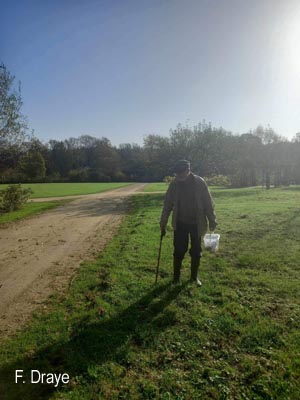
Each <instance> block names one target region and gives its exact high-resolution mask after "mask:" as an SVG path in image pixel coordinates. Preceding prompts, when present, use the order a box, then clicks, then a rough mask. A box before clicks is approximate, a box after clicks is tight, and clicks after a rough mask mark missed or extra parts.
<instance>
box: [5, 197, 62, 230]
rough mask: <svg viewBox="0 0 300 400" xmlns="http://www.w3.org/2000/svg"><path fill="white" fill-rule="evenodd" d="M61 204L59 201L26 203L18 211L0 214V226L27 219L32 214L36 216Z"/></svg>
mask: <svg viewBox="0 0 300 400" xmlns="http://www.w3.org/2000/svg"><path fill="white" fill-rule="evenodd" d="M60 204H62V203H61V201H59V202H58V201H49V202H44V203H27V204H25V205H24V206H23V207H22V208H21V209H20V210H16V211H12V212H10V213H5V214H2V215H1V214H0V225H3V224H7V223H9V222H13V221H17V220H19V219H23V218H26V217H29V216H31V215H33V214H37V213H40V212H43V211H46V210H49V209H51V208H54V207H57V206H58V205H60Z"/></svg>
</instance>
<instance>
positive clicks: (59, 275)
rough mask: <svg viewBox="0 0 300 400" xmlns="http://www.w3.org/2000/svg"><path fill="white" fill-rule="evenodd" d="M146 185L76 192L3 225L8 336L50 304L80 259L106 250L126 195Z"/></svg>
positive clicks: (3, 319)
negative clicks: (59, 202)
mask: <svg viewBox="0 0 300 400" xmlns="http://www.w3.org/2000/svg"><path fill="white" fill-rule="evenodd" d="M144 186H145V184H142V183H139V184H133V185H130V186H126V187H122V188H119V189H114V190H111V191H107V192H103V193H96V194H90V195H80V196H76V197H75V196H74V197H73V196H72V198H75V199H74V200H73V201H71V202H67V203H65V204H63V205H61V206H58V207H57V208H55V209H53V210H50V211H47V212H45V213H43V214H40V215H35V216H33V217H30V218H28V219H25V220H22V221H18V222H15V223H13V224H9V225H8V226H5V227H4V228H0V249H1V252H0V335H1V336H2V337H3V336H6V335H7V334H10V333H12V332H14V331H16V330H17V329H18V328H20V327H22V325H23V324H24V323H25V322H26V321H27V320H28V318H29V317H30V315H31V314H32V312H33V311H34V310H35V309H37V308H38V307H41V305H42V306H43V307H44V308H46V307H47V305H46V304H47V303H46V302H45V300H46V299H47V297H48V296H49V295H50V294H51V293H53V291H59V292H61V291H64V290H65V289H66V288H67V287H68V284H69V282H70V279H71V277H72V276H73V274H74V271H75V270H76V269H77V268H78V266H79V265H80V262H81V261H82V260H86V259H88V258H89V257H93V254H96V253H98V252H99V251H100V250H101V249H103V247H104V245H105V244H106V243H107V242H108V241H109V239H111V237H112V236H113V234H114V233H115V232H116V229H117V228H118V226H119V225H120V223H121V220H122V217H123V216H124V214H125V211H126V204H127V202H126V201H125V199H126V198H128V196H130V195H132V194H135V193H138V192H140V191H142V190H143V188H144ZM68 197H69V196H68ZM66 198H67V197H62V198H61V199H66ZM55 199H56V200H57V198H55ZM40 200H44V201H46V200H47V201H48V200H49V198H48V199H40ZM35 201H36V200H35ZM43 303H44V304H43Z"/></svg>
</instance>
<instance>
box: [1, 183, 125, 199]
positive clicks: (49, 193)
mask: <svg viewBox="0 0 300 400" xmlns="http://www.w3.org/2000/svg"><path fill="white" fill-rule="evenodd" d="M128 185H130V183H124V182H121V183H118V182H113V183H86V182H82V183H23V184H22V187H24V188H31V189H32V191H33V194H32V195H31V196H30V198H32V199H35V198H42V197H62V196H74V195H82V194H92V193H101V192H105V191H107V190H112V189H117V188H121V187H124V186H128ZM7 186H8V185H6V184H2V185H0V190H1V189H5V188H6V187H7Z"/></svg>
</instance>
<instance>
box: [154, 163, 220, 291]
mask: <svg viewBox="0 0 300 400" xmlns="http://www.w3.org/2000/svg"><path fill="white" fill-rule="evenodd" d="M174 172H175V179H174V180H173V181H172V182H171V183H170V185H169V188H168V190H167V193H166V197H165V201H164V206H163V210H162V214H161V219H160V229H161V232H162V234H164V232H165V229H166V226H167V223H168V219H169V215H170V213H171V211H173V215H172V226H173V229H174V253H173V256H174V258H173V267H174V280H173V282H174V283H179V282H180V270H181V264H182V260H183V258H184V255H185V253H186V252H187V250H188V244H189V236H190V240H191V248H190V251H189V253H190V256H191V281H192V282H195V283H196V285H197V286H201V281H200V280H199V279H198V271H199V265H200V258H201V236H203V235H204V234H205V233H206V231H207V221H208V223H209V229H210V230H211V231H214V230H215V228H216V225H217V224H216V216H215V213H214V203H213V200H212V198H211V195H210V193H209V190H208V187H207V184H206V182H205V181H204V179H203V178H201V177H200V176H197V175H195V174H193V173H192V172H191V169H190V162H189V161H187V160H180V161H178V162H177V163H176V165H175V167H174Z"/></svg>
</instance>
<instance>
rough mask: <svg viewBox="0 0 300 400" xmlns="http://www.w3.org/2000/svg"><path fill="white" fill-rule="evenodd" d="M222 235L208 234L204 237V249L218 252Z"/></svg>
mask: <svg viewBox="0 0 300 400" xmlns="http://www.w3.org/2000/svg"><path fill="white" fill-rule="evenodd" d="M219 240H220V235H219V234H218V233H207V234H206V235H204V238H203V241H204V247H205V248H206V249H207V250H211V251H217V250H218V248H219Z"/></svg>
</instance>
